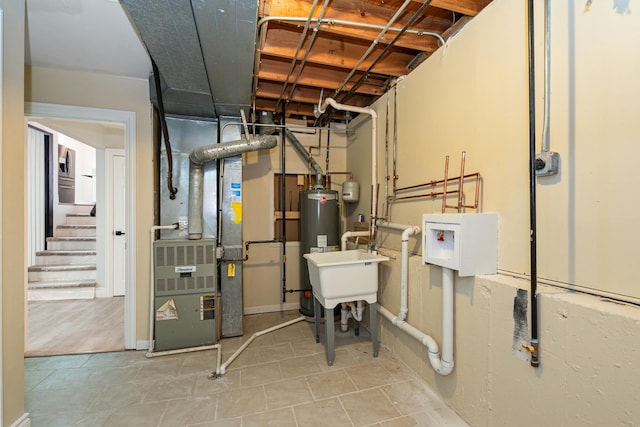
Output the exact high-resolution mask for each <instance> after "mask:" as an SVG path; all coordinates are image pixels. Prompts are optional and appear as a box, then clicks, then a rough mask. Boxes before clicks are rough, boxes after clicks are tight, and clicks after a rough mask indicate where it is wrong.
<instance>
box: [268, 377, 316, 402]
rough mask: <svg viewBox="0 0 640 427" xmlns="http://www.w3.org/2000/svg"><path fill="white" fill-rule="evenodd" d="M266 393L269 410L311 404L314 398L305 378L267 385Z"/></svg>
mask: <svg viewBox="0 0 640 427" xmlns="http://www.w3.org/2000/svg"><path fill="white" fill-rule="evenodd" d="M264 392H265V396H266V399H267V407H268V408H269V409H277V408H282V407H285V406H291V405H298V404H300V403H306V402H311V401H312V400H313V396H312V395H311V391H310V390H309V385H308V384H307V381H306V380H305V379H304V378H295V379H291V380H284V381H280V382H277V383H271V384H266V385H265V386H264Z"/></svg>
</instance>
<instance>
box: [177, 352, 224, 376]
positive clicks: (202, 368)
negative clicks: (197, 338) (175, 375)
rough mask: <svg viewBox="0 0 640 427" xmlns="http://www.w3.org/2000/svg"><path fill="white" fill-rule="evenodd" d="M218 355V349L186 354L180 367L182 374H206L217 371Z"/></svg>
mask: <svg viewBox="0 0 640 427" xmlns="http://www.w3.org/2000/svg"><path fill="white" fill-rule="evenodd" d="M217 357H218V355H217V350H211V351H202V352H198V353H192V354H191V355H189V356H185V358H184V360H183V361H182V366H181V367H180V375H192V374H201V375H206V374H208V373H211V372H215V370H216V360H217ZM223 362H224V361H223Z"/></svg>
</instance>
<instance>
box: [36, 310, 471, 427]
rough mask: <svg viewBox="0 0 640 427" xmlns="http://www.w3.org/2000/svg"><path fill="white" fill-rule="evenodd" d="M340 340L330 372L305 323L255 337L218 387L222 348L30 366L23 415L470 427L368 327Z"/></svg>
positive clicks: (250, 328)
mask: <svg viewBox="0 0 640 427" xmlns="http://www.w3.org/2000/svg"><path fill="white" fill-rule="evenodd" d="M296 317H298V313H297V312H295V311H292V312H287V313H286V315H282V314H280V313H269V314H266V315H256V316H247V318H248V319H249V320H248V321H247V322H245V331H246V333H245V336H243V337H237V338H225V339H223V340H221V345H222V347H223V350H224V351H223V357H222V361H223V362H224V361H226V360H227V359H228V357H229V356H230V355H231V354H232V353H233V352H234V351H235V350H236V349H237V348H238V347H239V346H240V345H241V344H242V343H244V342H246V340H247V339H249V337H250V336H251V334H252V333H254V332H255V331H257V330H264V329H265V328H268V327H270V326H273V325H276V324H279V323H282V322H284V321H286V320H290V319H295V318H296ZM337 327H339V326H337ZM337 339H338V340H337V342H338V344H339V346H337V347H336V358H335V363H334V366H331V367H330V366H328V365H327V363H326V356H325V349H324V346H323V345H322V344H316V343H315V338H314V328H313V324H312V323H310V322H306V321H305V322H298V323H295V324H293V325H290V326H288V327H286V328H282V329H279V330H276V331H274V332H270V333H268V334H266V335H264V336H262V337H259V339H256V340H255V341H254V342H253V343H252V344H251V345H250V346H249V347H247V349H246V350H245V351H244V352H243V353H241V354H240V356H239V357H238V358H237V359H236V360H235V361H234V362H233V363H231V364H230V365H229V366H228V367H227V369H226V373H225V375H224V376H222V377H219V378H215V379H210V378H209V377H210V374H211V373H212V372H213V371H214V370H215V362H216V356H217V354H216V350H208V351H204V352H196V353H183V354H176V355H171V356H162V357H154V358H147V357H145V352H144V351H126V352H124V351H123V352H112V353H100V354H93V355H77V356H61V357H51V358H44V357H41V358H28V359H25V382H26V387H25V401H26V404H25V411H27V412H30V413H31V417H32V418H31V421H32V426H34V427H41V426H44V427H58V426H60V427H62V426H64V427H67V426H74V425H76V426H83V427H84V426H91V427H94V426H103V425H108V426H127V425H135V426H143V427H144V426H157V425H161V426H163V427H166V426H173V425H175V426H176V427H182V426H199V427H246V426H247V425H258V426H262V425H265V426H268V425H278V426H287V425H292V426H294V425H297V426H299V427H305V426H316V425H317V426H323V427H324V426H327V425H331V426H332V427H333V426H355V425H357V426H361V425H362V426H364V425H366V426H377V427H383V426H384V427H401V426H414V425H416V426H455V427H458V426H466V424H464V423H463V422H462V421H461V419H460V418H459V417H458V416H457V414H455V412H453V411H452V410H451V409H450V408H448V407H447V406H446V405H444V403H443V402H442V401H441V400H440V399H439V398H437V397H436V396H435V394H433V392H432V391H431V390H430V389H428V387H427V386H426V384H425V383H424V382H423V381H422V380H421V379H419V378H418V377H417V376H415V375H414V373H413V371H411V370H410V369H409V368H407V366H406V365H405V364H404V363H402V362H400V361H399V359H397V358H396V357H395V356H394V355H393V353H391V352H390V351H389V350H388V349H387V348H385V347H382V348H381V350H380V355H379V357H378V358H375V359H374V358H373V355H372V344H371V341H370V338H369V335H368V332H367V331H366V329H363V328H361V335H360V336H359V337H355V336H354V335H353V331H352V330H350V331H349V332H348V333H345V334H342V333H338V334H337ZM314 400H315V401H314ZM394 410H395V411H397V413H394V412H393V411H394ZM243 418H244V420H243ZM292 421H293V422H294V423H297V424H294V423H291V422H292ZM243 422H244V424H243ZM365 423H366V424H365Z"/></svg>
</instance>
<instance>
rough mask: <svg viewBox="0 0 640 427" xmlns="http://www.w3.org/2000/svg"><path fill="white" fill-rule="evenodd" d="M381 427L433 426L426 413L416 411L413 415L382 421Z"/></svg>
mask: <svg viewBox="0 0 640 427" xmlns="http://www.w3.org/2000/svg"><path fill="white" fill-rule="evenodd" d="M380 424H382V427H434V426H437V424H432V421H431V418H429V416H428V415H427V414H426V413H418V414H413V415H405V416H403V417H399V418H395V419H393V420H389V421H383V422H381V423H380Z"/></svg>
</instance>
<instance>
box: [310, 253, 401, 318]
mask: <svg viewBox="0 0 640 427" xmlns="http://www.w3.org/2000/svg"><path fill="white" fill-rule="evenodd" d="M304 257H305V258H306V259H307V266H308V268H309V280H310V282H311V286H312V288H313V296H314V297H316V299H317V300H318V301H319V302H320V304H322V306H323V307H325V308H333V307H335V306H336V305H338V304H339V303H341V302H349V301H358V300H365V301H366V302H368V303H369V304H371V303H375V302H377V292H378V263H379V262H381V261H389V258H388V257H386V256H382V255H378V254H375V253H371V252H367V251H365V250H362V249H354V250H350V251H336V252H321V253H311V254H304Z"/></svg>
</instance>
